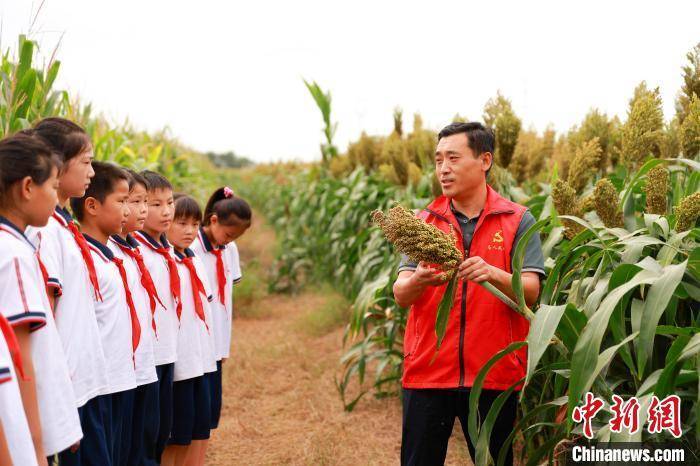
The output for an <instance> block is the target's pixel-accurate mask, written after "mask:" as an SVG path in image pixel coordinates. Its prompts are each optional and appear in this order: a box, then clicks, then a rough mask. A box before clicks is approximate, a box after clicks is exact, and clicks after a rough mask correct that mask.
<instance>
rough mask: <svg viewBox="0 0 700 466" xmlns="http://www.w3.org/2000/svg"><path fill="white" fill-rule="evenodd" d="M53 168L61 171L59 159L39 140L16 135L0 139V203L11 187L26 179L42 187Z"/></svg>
mask: <svg viewBox="0 0 700 466" xmlns="http://www.w3.org/2000/svg"><path fill="white" fill-rule="evenodd" d="M54 167H56V168H59V169H60V168H61V157H60V155H59V154H57V153H56V152H54V151H53V150H52V149H51V147H49V146H48V145H47V144H46V143H45V142H44V141H43V140H42V139H40V138H36V137H33V136H31V135H29V134H27V133H22V132H20V133H18V134H15V135H14V136H9V137H6V138H5V139H3V140H0V204H1V203H2V202H3V201H5V200H7V198H6V196H5V194H6V193H7V191H8V190H9V189H10V188H11V187H12V185H13V184H15V183H16V182H18V181H21V180H22V179H23V178H24V177H27V176H29V177H30V178H31V179H32V181H33V182H34V183H36V184H38V185H42V184H44V183H45V182H46V180H48V179H49V178H50V177H51V172H52V170H53V168H54ZM3 198H4V199H3Z"/></svg>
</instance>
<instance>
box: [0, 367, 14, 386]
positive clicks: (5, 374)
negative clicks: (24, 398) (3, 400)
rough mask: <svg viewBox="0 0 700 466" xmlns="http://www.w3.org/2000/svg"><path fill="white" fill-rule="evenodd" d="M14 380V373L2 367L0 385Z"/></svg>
mask: <svg viewBox="0 0 700 466" xmlns="http://www.w3.org/2000/svg"><path fill="white" fill-rule="evenodd" d="M10 380H12V373H11V372H10V368H9V367H0V385H1V384H4V383H5V382H9V381H10Z"/></svg>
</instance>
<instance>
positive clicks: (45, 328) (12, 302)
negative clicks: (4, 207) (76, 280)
mask: <svg viewBox="0 0 700 466" xmlns="http://www.w3.org/2000/svg"><path fill="white" fill-rule="evenodd" d="M0 277H3V280H0V303H2V306H0V312H2V313H3V315H4V316H5V317H6V318H7V320H8V321H9V322H10V324H11V325H12V326H13V327H17V326H20V325H29V328H30V331H31V338H30V342H31V358H32V364H33V366H34V375H35V384H36V395H37V404H38V407H39V412H40V414H41V433H42V441H43V445H42V446H43V448H44V452H45V453H46V454H47V455H53V454H56V453H58V452H60V451H63V450H65V449H66V448H68V447H70V446H71V445H73V444H74V443H75V442H77V441H78V440H80V439H81V438H82V437H83V432H82V430H81V428H80V418H79V417H78V408H77V406H76V404H75V392H74V391H73V385H72V383H71V380H70V377H69V373H68V364H67V362H66V356H65V354H64V352H63V345H62V344H61V339H60V337H59V335H58V331H57V330H56V323H55V322H54V319H53V312H52V311H51V306H50V304H49V299H48V296H47V295H46V284H45V282H44V277H43V276H42V273H41V269H40V268H39V262H38V261H37V256H36V250H35V249H34V247H33V245H32V244H31V243H30V242H29V240H28V239H27V238H26V237H25V236H24V235H23V234H22V233H21V232H20V231H19V230H18V229H17V227H16V226H14V225H12V224H11V223H9V222H7V221H6V220H5V219H4V218H0Z"/></svg>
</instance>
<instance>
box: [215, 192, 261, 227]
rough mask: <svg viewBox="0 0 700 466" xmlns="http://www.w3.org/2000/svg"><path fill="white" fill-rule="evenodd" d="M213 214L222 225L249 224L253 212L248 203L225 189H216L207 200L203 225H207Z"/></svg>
mask: <svg viewBox="0 0 700 466" xmlns="http://www.w3.org/2000/svg"><path fill="white" fill-rule="evenodd" d="M227 194H228V196H227ZM214 214H216V217H217V219H218V220H219V222H220V223H221V224H222V225H238V224H241V223H250V221H251V219H252V218H253V212H252V211H251V209H250V206H249V205H248V203H247V202H246V201H245V200H244V199H242V198H240V197H237V196H235V195H234V194H233V192H231V191H230V188H227V187H222V188H219V189H217V190H216V191H214V194H212V195H211V197H210V198H209V201H208V202H207V206H206V207H205V208H204V221H203V224H204V225H209V223H210V222H211V216H212V215H214Z"/></svg>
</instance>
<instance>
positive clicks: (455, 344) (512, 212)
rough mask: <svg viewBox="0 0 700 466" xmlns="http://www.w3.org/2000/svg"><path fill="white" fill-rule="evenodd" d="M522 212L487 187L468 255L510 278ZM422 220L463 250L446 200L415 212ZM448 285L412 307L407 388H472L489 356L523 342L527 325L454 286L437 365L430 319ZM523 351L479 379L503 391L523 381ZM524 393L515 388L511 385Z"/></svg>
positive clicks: (483, 296)
mask: <svg viewBox="0 0 700 466" xmlns="http://www.w3.org/2000/svg"><path fill="white" fill-rule="evenodd" d="M525 210H526V208H525V207H524V206H521V205H519V204H516V203H514V202H511V201H508V200H506V199H504V198H503V197H501V196H500V195H499V194H498V193H497V192H496V191H494V190H493V189H492V188H491V187H490V186H487V196H486V204H485V205H484V210H483V211H482V212H481V215H480V216H479V220H478V222H477V224H476V227H475V230H474V236H473V238H472V242H471V246H470V249H469V254H468V255H467V257H473V256H479V257H481V258H482V259H484V260H485V261H486V262H488V263H489V264H491V265H494V266H496V267H498V268H500V269H503V270H505V271H506V272H508V273H511V258H510V252H511V248H512V246H513V241H514V239H515V234H516V232H517V230H518V226H519V225H520V220H521V219H522V216H523V214H524V213H525ZM418 217H419V218H422V219H423V220H425V222H427V223H429V224H432V225H435V226H436V227H437V228H439V229H440V230H442V231H444V232H446V233H449V231H450V225H452V226H453V228H454V233H455V235H456V236H457V246H458V248H459V250H460V251H462V252H464V248H463V242H462V233H461V229H460V226H459V222H458V221H457V219H456V218H455V216H454V214H453V213H452V210H451V209H450V200H449V199H448V198H446V197H445V196H440V197H438V198H437V199H435V201H433V203H432V204H430V205H429V206H428V207H427V208H426V209H425V210H423V211H422V212H421V213H419V214H418ZM446 288H447V285H446V284H445V285H442V286H439V287H428V288H427V289H426V290H425V291H424V292H423V294H422V295H421V296H420V298H418V300H417V301H416V302H415V303H414V304H413V306H411V309H410V311H409V314H408V322H407V323H406V333H405V337H404V368H403V386H404V387H405V388H458V387H471V386H472V384H473V383H474V379H475V378H476V376H477V374H478V373H479V371H480V370H481V368H482V367H483V366H484V365H485V364H486V362H487V361H488V360H489V359H491V357H492V356H493V355H494V354H496V353H497V352H498V351H500V350H502V349H504V348H505V347H506V346H508V345H509V344H510V343H512V342H514V341H522V340H524V339H525V338H526V337H527V333H528V330H529V323H528V321H527V320H526V319H525V318H523V317H521V316H520V315H519V314H517V313H516V312H515V311H513V310H512V309H510V308H509V307H508V306H506V305H505V304H503V302H501V301H500V300H499V299H498V298H496V297H495V296H493V295H492V294H491V293H489V292H488V291H486V289H485V288H484V287H482V286H481V285H478V284H476V283H473V282H468V281H460V282H459V283H458V285H457V290H456V293H455V300H454V306H453V307H452V310H451V311H450V316H449V319H448V322H447V330H446V332H445V338H444V340H443V342H442V346H441V348H440V351H439V353H438V355H437V356H436V357H435V361H434V362H433V363H432V364H431V363H430V361H431V359H432V358H433V355H434V354H435V345H436V340H437V337H436V336H435V315H436V313H437V308H438V304H439V303H440V300H441V299H442V296H443V294H444V293H445V289H446ZM526 351H527V349H526V348H522V349H521V350H519V351H517V352H515V353H511V354H509V355H507V356H505V357H504V358H503V359H501V360H500V361H498V363H496V365H494V366H493V367H492V368H491V370H490V372H489V373H488V375H487V377H486V380H485V381H484V388H485V389H492V390H506V389H507V388H508V387H510V386H511V385H513V384H514V383H515V382H517V381H518V380H520V378H522V377H523V376H524V375H525V371H526V367H527V366H526V365H527V352H526ZM517 388H518V389H519V388H522V387H521V386H518V387H517Z"/></svg>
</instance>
